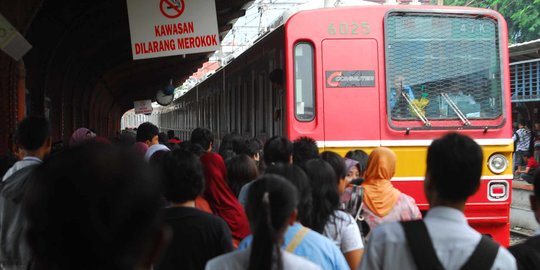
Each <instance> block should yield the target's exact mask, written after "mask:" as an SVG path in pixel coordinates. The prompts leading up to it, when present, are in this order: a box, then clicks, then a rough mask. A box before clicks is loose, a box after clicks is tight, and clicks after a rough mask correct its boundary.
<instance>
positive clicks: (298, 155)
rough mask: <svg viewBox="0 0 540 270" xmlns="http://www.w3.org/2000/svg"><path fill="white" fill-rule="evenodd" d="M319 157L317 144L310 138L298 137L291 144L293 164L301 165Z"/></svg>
mask: <svg viewBox="0 0 540 270" xmlns="http://www.w3.org/2000/svg"><path fill="white" fill-rule="evenodd" d="M317 157H319V147H317V142H316V141H315V140H314V139H312V138H310V137H306V136H303V137H300V138H298V139H296V140H294V142H293V163H294V164H296V165H301V164H302V163H304V162H306V161H308V160H310V159H314V158H317Z"/></svg>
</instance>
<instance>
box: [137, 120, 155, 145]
mask: <svg viewBox="0 0 540 270" xmlns="http://www.w3.org/2000/svg"><path fill="white" fill-rule="evenodd" d="M158 134H159V129H158V127H157V126H156V125H154V124H152V123H150V122H144V123H142V124H140V125H139V127H138V128H137V136H136V139H137V141H138V142H146V141H151V140H152V139H153V138H154V137H155V136H157V135H158Z"/></svg>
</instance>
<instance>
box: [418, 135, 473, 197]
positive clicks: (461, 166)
mask: <svg viewBox="0 0 540 270" xmlns="http://www.w3.org/2000/svg"><path fill="white" fill-rule="evenodd" d="M482 159H483V154H482V148H480V146H479V145H478V144H477V143H476V142H475V141H474V140H473V139H471V138H469V137H467V136H465V135H461V134H457V133H449V134H447V135H445V136H443V137H441V138H439V139H437V140H435V141H433V143H431V146H429V148H428V152H427V174H429V176H430V180H431V182H432V185H433V186H434V187H435V190H436V191H437V193H438V195H439V196H440V197H441V198H443V199H446V200H449V201H452V202H460V201H463V200H466V199H467V198H468V197H470V196H471V195H473V194H474V193H475V192H476V191H477V190H478V187H479V186H480V177H481V176H482V164H483V163H482Z"/></svg>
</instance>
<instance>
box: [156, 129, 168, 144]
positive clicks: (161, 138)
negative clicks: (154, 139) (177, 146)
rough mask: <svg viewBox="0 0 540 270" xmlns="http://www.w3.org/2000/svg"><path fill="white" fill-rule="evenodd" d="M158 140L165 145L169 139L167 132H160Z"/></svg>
mask: <svg viewBox="0 0 540 270" xmlns="http://www.w3.org/2000/svg"><path fill="white" fill-rule="evenodd" d="M158 141H159V143H160V144H163V145H165V144H166V143H167V141H169V138H168V137H167V134H165V132H160V133H158Z"/></svg>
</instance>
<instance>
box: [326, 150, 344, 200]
mask: <svg viewBox="0 0 540 270" xmlns="http://www.w3.org/2000/svg"><path fill="white" fill-rule="evenodd" d="M321 159H322V160H324V161H326V162H328V164H330V166H332V169H334V172H335V173H336V185H337V187H338V192H339V194H341V193H343V191H345V187H346V186H347V182H346V181H345V180H346V179H345V177H346V176H347V169H346V166H345V160H344V159H343V158H342V157H341V156H340V155H339V154H338V153H336V152H332V151H324V152H322V154H321Z"/></svg>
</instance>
